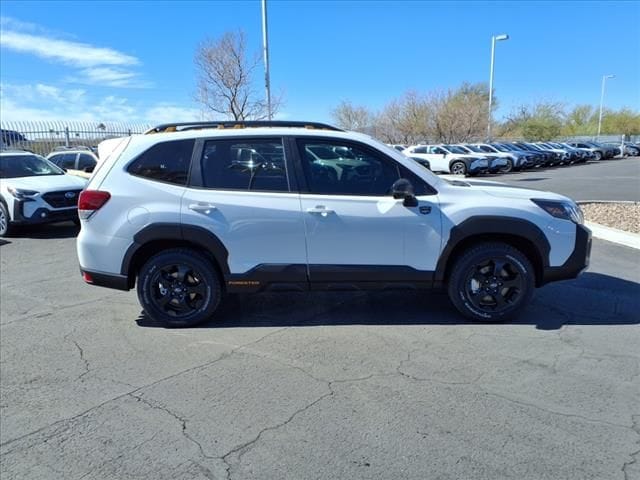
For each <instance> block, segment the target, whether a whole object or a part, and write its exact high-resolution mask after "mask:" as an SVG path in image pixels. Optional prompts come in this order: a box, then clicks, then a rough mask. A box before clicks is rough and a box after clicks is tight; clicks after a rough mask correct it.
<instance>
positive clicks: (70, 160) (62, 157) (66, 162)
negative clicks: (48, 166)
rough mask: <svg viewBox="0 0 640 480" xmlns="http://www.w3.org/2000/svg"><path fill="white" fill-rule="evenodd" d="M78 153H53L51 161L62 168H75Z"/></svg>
mask: <svg viewBox="0 0 640 480" xmlns="http://www.w3.org/2000/svg"><path fill="white" fill-rule="evenodd" d="M77 155H78V154H77V153H61V154H59V155H53V156H52V157H51V158H50V159H49V161H50V162H53V163H55V164H56V165H57V166H59V167H62V168H68V169H74V168H76V156H77Z"/></svg>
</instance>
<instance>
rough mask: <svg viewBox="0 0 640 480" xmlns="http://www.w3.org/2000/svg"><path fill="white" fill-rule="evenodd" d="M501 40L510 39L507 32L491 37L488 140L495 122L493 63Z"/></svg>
mask: <svg viewBox="0 0 640 480" xmlns="http://www.w3.org/2000/svg"><path fill="white" fill-rule="evenodd" d="M500 40H509V35H507V34H506V33H503V34H500V35H494V36H492V37H491V73H490V74H489V123H488V124H487V141H489V142H490V141H491V123H492V122H493V112H492V111H491V109H492V108H493V63H494V60H495V56H496V42H499V41H500Z"/></svg>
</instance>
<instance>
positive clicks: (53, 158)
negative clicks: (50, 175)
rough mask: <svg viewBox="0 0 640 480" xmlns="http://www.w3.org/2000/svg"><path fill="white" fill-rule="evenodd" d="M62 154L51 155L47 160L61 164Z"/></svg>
mask: <svg viewBox="0 0 640 480" xmlns="http://www.w3.org/2000/svg"><path fill="white" fill-rule="evenodd" d="M62 156H63V155H62V154H59V155H52V156H51V157H49V158H48V159H47V160H49V161H50V162H51V163H53V164H55V165H58V166H60V163H61V162H62Z"/></svg>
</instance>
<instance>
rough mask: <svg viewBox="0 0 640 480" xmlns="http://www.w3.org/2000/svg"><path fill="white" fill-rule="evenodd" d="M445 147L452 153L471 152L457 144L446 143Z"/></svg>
mask: <svg viewBox="0 0 640 480" xmlns="http://www.w3.org/2000/svg"><path fill="white" fill-rule="evenodd" d="M444 148H446V149H447V150H449V151H450V152H451V153H469V152H465V150H464V148H461V147H457V146H455V145H444Z"/></svg>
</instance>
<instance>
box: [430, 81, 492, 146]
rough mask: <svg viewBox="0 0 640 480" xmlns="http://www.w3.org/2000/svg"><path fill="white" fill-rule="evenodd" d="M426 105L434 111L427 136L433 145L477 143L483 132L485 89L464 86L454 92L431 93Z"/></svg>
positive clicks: (484, 128)
mask: <svg viewBox="0 0 640 480" xmlns="http://www.w3.org/2000/svg"><path fill="white" fill-rule="evenodd" d="M429 104H430V105H431V108H432V109H433V111H434V115H433V123H432V131H431V136H432V137H433V138H434V140H435V141H436V142H442V143H457V142H469V141H472V140H480V139H482V138H484V135H485V132H486V130H487V117H488V114H489V89H488V88H487V86H486V85H484V84H481V83H480V84H469V83H464V84H462V85H461V86H460V87H458V88H457V89H455V90H448V91H447V92H445V93H435V94H433V95H432V96H431V97H430V101H429Z"/></svg>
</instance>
